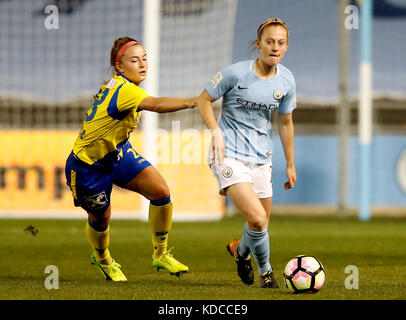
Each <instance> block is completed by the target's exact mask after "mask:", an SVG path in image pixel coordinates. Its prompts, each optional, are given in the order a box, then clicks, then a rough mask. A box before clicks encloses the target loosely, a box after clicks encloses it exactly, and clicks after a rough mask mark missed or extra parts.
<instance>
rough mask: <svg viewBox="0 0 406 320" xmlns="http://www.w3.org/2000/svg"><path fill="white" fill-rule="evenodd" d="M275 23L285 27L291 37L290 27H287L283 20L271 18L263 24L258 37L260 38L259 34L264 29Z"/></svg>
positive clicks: (258, 32) (258, 31)
mask: <svg viewBox="0 0 406 320" xmlns="http://www.w3.org/2000/svg"><path fill="white" fill-rule="evenodd" d="M274 23H276V24H280V25H282V26H284V27H285V29H286V31H287V32H288V37H289V29H288V26H287V25H286V23H285V21H283V20H282V19H278V18H271V19H268V20H266V21H265V22H264V23H262V24H261V25H260V26H259V28H258V30H257V36H258V37H259V34H260V33H261V31H262V29H264V28H265V27H266V26H267V25H269V24H274Z"/></svg>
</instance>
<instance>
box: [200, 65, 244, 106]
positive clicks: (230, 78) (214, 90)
mask: <svg viewBox="0 0 406 320" xmlns="http://www.w3.org/2000/svg"><path fill="white" fill-rule="evenodd" d="M233 71H234V68H233V65H230V66H227V67H224V68H223V69H221V70H220V71H219V72H217V74H216V75H215V76H214V77H213V79H211V80H210V81H209V82H208V83H207V84H206V86H205V89H206V90H207V92H208V93H209V94H210V96H211V97H212V98H213V99H215V100H217V99H219V98H220V97H222V96H223V95H224V94H225V93H226V92H228V91H229V90H230V89H232V88H233V87H234V86H235V84H236V83H237V77H236V75H235V72H233Z"/></svg>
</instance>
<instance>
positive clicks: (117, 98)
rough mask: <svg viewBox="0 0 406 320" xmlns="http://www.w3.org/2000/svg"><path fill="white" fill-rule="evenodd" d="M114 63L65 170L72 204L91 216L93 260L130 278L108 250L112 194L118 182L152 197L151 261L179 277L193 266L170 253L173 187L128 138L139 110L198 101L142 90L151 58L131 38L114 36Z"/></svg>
mask: <svg viewBox="0 0 406 320" xmlns="http://www.w3.org/2000/svg"><path fill="white" fill-rule="evenodd" d="M110 64H111V66H112V67H113V68H114V76H113V77H112V79H111V80H110V81H109V82H108V83H106V84H105V85H103V86H102V87H101V89H100V90H99V92H98V94H97V95H96V96H95V99H94V103H93V107H92V108H91V109H89V110H88V111H87V114H86V119H85V120H84V122H83V128H82V129H81V131H80V133H79V136H78V138H77V139H76V142H75V145H74V147H73V151H72V152H71V154H70V155H69V157H68V159H67V162H66V168H65V173H66V178H67V184H68V186H69V187H70V188H71V190H72V195H73V198H74V203H75V205H76V206H80V207H82V208H83V209H85V210H86V212H87V214H88V223H87V225H86V235H87V238H88V240H89V242H90V245H91V247H92V248H93V254H92V256H91V259H92V263H94V264H95V265H96V266H97V267H98V268H99V269H100V271H101V272H102V273H103V275H104V276H105V278H106V280H113V281H126V280H127V279H126V277H125V275H124V274H123V272H122V271H121V269H120V267H121V266H120V265H119V264H118V263H117V262H115V261H114V259H113V258H112V257H111V255H110V252H109V249H108V246H109V222H110V215H111V204H110V194H111V190H112V185H113V184H115V185H117V186H120V187H122V188H125V189H128V190H131V191H135V192H137V193H139V194H141V195H143V196H144V197H146V198H147V199H148V200H150V206H149V227H150V231H151V234H152V242H153V246H154V250H153V255H152V264H153V266H155V267H156V268H157V269H158V270H159V269H160V268H162V269H166V270H168V271H169V272H170V273H171V274H176V275H178V276H179V275H180V274H181V273H184V272H187V271H188V270H189V268H188V267H187V266H185V265H183V264H182V263H180V262H179V261H177V260H176V259H175V258H174V257H173V255H172V253H171V252H170V251H167V246H168V232H169V231H170V230H171V227H172V202H171V199H170V194H169V188H168V186H167V184H166V182H165V180H164V179H163V177H162V176H161V175H160V174H159V172H158V171H157V170H156V169H155V168H154V167H153V166H152V165H151V164H150V163H149V162H148V161H147V160H146V159H144V158H143V157H142V156H141V155H140V154H139V153H138V152H137V151H136V150H134V149H133V148H132V146H131V144H130V142H129V141H128V139H129V136H130V133H131V131H133V129H134V128H135V127H136V126H137V123H138V121H139V119H140V115H141V113H140V111H141V110H149V111H154V112H158V113H164V112H172V111H177V110H181V109H186V108H193V107H195V106H196V100H197V99H196V98H195V99H176V98H169V97H161V98H156V97H152V96H149V95H148V94H147V93H146V92H145V91H144V90H143V89H141V88H140V87H139V86H138V85H139V84H140V82H142V81H144V80H145V78H146V76H147V70H148V61H147V56H146V53H145V49H144V47H143V46H142V45H141V44H140V43H139V42H138V41H136V40H134V39H132V38H129V37H123V38H118V39H116V40H115V42H114V46H113V47H112V49H111V56H110Z"/></svg>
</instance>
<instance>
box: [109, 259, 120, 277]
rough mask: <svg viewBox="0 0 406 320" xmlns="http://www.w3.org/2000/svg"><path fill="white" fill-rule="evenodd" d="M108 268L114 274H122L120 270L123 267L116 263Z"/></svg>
mask: <svg viewBox="0 0 406 320" xmlns="http://www.w3.org/2000/svg"><path fill="white" fill-rule="evenodd" d="M107 268H108V269H109V271H110V272H111V273H113V274H118V273H121V270H120V268H121V265H120V264H119V263H117V262H115V261H113V263H112V264H111V265H109V266H107Z"/></svg>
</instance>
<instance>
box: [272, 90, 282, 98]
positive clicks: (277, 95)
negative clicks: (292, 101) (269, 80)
mask: <svg viewBox="0 0 406 320" xmlns="http://www.w3.org/2000/svg"><path fill="white" fill-rule="evenodd" d="M273 97H274V98H275V100H279V99H281V98H282V97H283V92H282V90H280V89H276V90H275V91H274V92H273Z"/></svg>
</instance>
